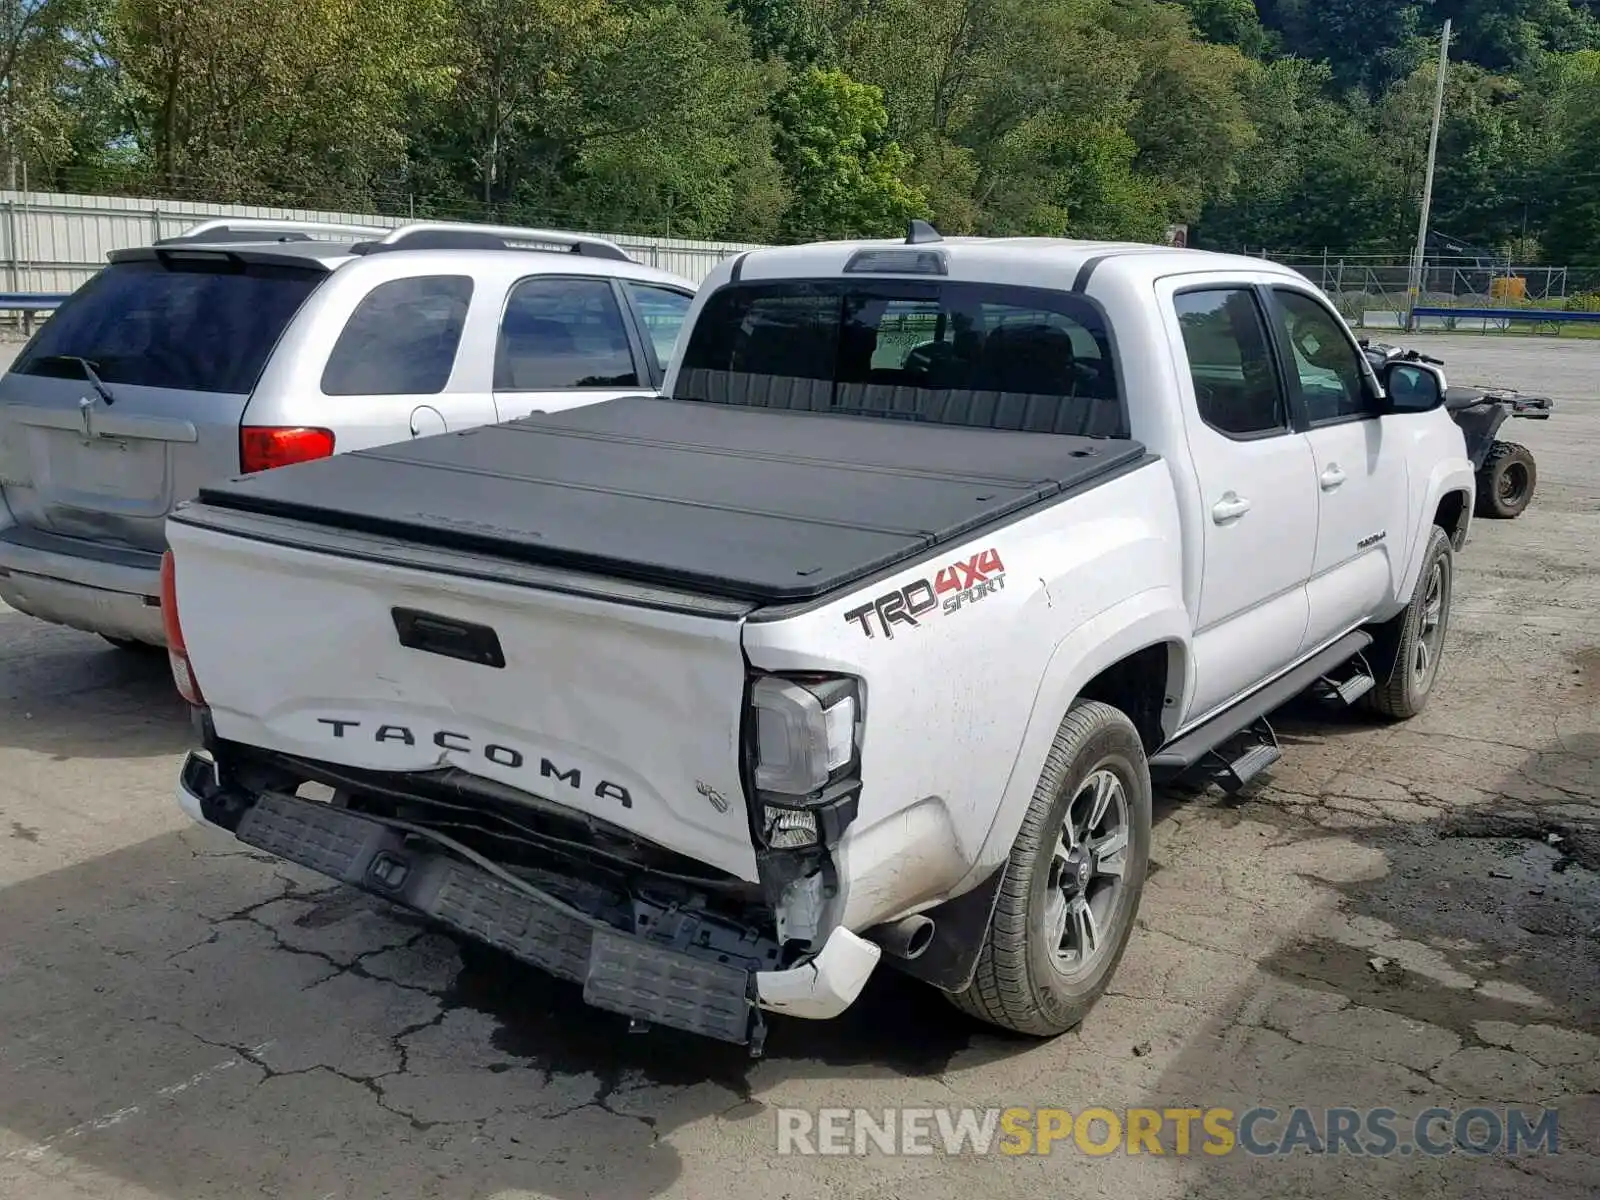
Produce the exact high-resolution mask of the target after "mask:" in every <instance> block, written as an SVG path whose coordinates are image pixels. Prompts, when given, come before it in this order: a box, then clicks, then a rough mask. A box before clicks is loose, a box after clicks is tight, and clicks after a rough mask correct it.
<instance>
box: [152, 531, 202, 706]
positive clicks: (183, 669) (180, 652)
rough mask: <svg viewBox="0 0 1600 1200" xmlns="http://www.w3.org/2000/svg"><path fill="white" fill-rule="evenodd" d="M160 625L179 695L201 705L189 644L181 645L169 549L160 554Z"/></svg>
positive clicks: (173, 566)
mask: <svg viewBox="0 0 1600 1200" xmlns="http://www.w3.org/2000/svg"><path fill="white" fill-rule="evenodd" d="M161 626H162V629H163V630H164V631H165V633H166V635H167V661H168V662H170V663H171V664H172V682H174V683H175V684H177V685H178V695H180V696H182V697H183V698H184V699H185V700H187V701H188V702H189V703H190V704H193V705H196V706H199V705H203V704H204V703H205V702H206V701H205V697H204V696H202V695H201V694H200V684H199V682H198V681H197V680H196V679H195V677H194V667H193V666H191V665H190V663H189V647H188V646H186V645H184V641H183V625H182V624H181V623H180V622H179V620H178V569H177V563H176V562H175V561H174V560H173V557H172V551H171V550H168V551H167V552H166V553H165V554H163V555H162V556H161Z"/></svg>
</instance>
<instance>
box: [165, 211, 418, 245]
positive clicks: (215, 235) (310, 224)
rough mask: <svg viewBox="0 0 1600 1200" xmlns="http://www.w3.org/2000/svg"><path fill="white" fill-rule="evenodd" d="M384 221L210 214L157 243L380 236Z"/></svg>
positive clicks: (383, 230) (386, 227)
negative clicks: (367, 222) (317, 235)
mask: <svg viewBox="0 0 1600 1200" xmlns="http://www.w3.org/2000/svg"><path fill="white" fill-rule="evenodd" d="M389 229H390V227H389V226H387V225H352V224H345V223H342V222H338V221H285V220H272V219H259V220H258V219H256V218H254V217H213V218H212V219H211V220H208V221H201V222H200V223H199V224H198V225H191V226H190V227H189V228H188V229H185V230H184V231H183V232H182V233H180V234H178V235H177V236H176V237H169V238H161V239H159V240H158V241H157V242H156V245H158V246H174V245H181V244H182V243H185V242H259V241H262V240H264V239H263V235H265V240H269V241H285V242H309V241H311V240H312V238H311V235H312V234H314V233H322V234H342V235H347V236H354V237H382V236H384V235H385V234H387V233H388V232H389Z"/></svg>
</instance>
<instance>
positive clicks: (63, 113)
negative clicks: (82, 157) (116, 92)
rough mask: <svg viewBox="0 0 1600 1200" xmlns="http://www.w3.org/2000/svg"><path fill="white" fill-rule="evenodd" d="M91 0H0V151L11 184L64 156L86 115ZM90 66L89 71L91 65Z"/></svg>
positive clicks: (95, 6) (96, 10)
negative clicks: (84, 101) (83, 103)
mask: <svg viewBox="0 0 1600 1200" xmlns="http://www.w3.org/2000/svg"><path fill="white" fill-rule="evenodd" d="M101 7H102V6H101V4H100V3H98V2H97V0H0V155H3V157H4V164H5V167H4V170H5V175H4V179H3V180H0V182H3V184H4V186H6V187H9V188H16V187H17V186H18V185H19V183H20V182H21V176H22V175H23V173H24V172H25V171H27V170H28V169H29V168H31V169H32V170H33V172H34V174H33V178H34V179H35V180H37V179H39V177H40V175H41V174H44V173H47V172H48V171H50V169H51V168H53V167H56V166H58V165H60V164H61V163H62V162H63V161H65V160H66V159H68V158H70V157H71V151H72V142H73V137H74V133H75V131H76V129H77V128H78V126H79V125H80V124H81V123H82V122H83V120H84V118H85V117H86V116H88V115H89V114H88V112H87V111H86V109H85V108H84V107H83V106H82V105H81V104H79V103H75V101H81V100H83V99H85V98H87V96H88V94H89V93H88V91H87V90H85V86H84V84H85V71H86V70H88V69H90V68H92V67H93V64H91V63H88V62H86V61H85V55H86V52H87V51H88V50H89V49H90V46H91V42H90V39H91V37H92V32H93V30H94V28H95V27H96V25H97V24H98V23H99V19H100V16H101V13H100V8H101ZM96 73H97V72H96Z"/></svg>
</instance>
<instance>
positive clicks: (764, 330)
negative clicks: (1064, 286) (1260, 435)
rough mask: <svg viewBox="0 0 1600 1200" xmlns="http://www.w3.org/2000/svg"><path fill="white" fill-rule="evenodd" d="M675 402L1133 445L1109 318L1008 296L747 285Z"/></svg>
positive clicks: (848, 283)
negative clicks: (1121, 440)
mask: <svg viewBox="0 0 1600 1200" xmlns="http://www.w3.org/2000/svg"><path fill="white" fill-rule="evenodd" d="M674 398H675V399H681V400H699V401H706V402H710V403H719V404H733V405H742V406H749V407H767V408H789V409H806V410H810V411H818V412H834V413H839V414H843V415H854V416H867V417H880V418H888V419H896V420H906V421H920V422H927V423H932V424H943V425H960V426H966V427H971V428H984V429H1003V430H1024V431H1030V432H1038V433H1061V434H1082V435H1088V436H1096V437H1127V436H1129V432H1128V420H1127V412H1126V407H1125V405H1124V404H1123V397H1122V394H1121V390H1120V385H1119V381H1118V373H1117V371H1116V367H1115V361H1114V357H1113V354H1112V349H1111V338H1110V332H1109V330H1108V329H1107V328H1106V326H1105V322H1104V319H1103V318H1102V316H1101V314H1100V310H1099V309H1098V308H1097V307H1096V306H1095V305H1093V304H1092V303H1091V302H1089V301H1088V300H1086V299H1084V298H1083V297H1081V296H1075V295H1070V294H1067V293H1062V292H1055V291H1048V290H1044V289H1036V288H1026V287H1016V286H1010V285H1003V284H985V283H967V282H949V281H941V282H938V283H924V282H920V281H917V282H913V281H886V280H873V281H870V282H867V281H860V282H858V281H854V280H837V281H836V280H822V281H793V280H791V281H786V282H783V283H773V284H766V283H751V284H739V285H734V286H731V287H726V288H723V289H721V290H720V291H718V292H717V293H716V294H715V295H713V296H712V297H710V298H709V299H708V300H707V302H706V306H705V309H704V311H703V312H702V315H701V316H700V318H699V319H698V320H696V321H695V323H694V326H693V329H692V332H691V334H690V338H689V342H688V345H687V346H685V347H684V349H683V362H682V366H681V369H680V371H679V375H678V382H677V387H676V389H675V397H674Z"/></svg>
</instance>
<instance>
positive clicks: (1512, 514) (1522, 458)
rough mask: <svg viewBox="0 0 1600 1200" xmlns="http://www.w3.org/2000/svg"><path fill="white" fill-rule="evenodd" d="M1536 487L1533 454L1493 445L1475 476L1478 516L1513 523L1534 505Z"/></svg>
mask: <svg viewBox="0 0 1600 1200" xmlns="http://www.w3.org/2000/svg"><path fill="white" fill-rule="evenodd" d="M1538 485H1539V468H1538V466H1537V465H1536V464H1535V463H1534V461H1533V452H1532V451H1530V450H1529V449H1528V448H1527V447H1526V446H1520V445H1518V444H1517V443H1516V442H1496V443H1495V444H1494V445H1493V446H1491V447H1490V448H1489V457H1488V458H1487V459H1485V460H1484V463H1483V470H1481V471H1479V472H1478V502H1477V504H1476V505H1474V509H1475V511H1476V512H1477V515H1478V516H1480V517H1488V518H1489V519H1490V520H1494V521H1514V520H1516V519H1517V518H1518V517H1520V516H1521V515H1522V514H1523V511H1524V510H1525V509H1526V508H1527V507H1528V505H1529V504H1530V503H1531V502H1532V501H1533V489H1534V488H1536V487H1537V486H1538Z"/></svg>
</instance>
